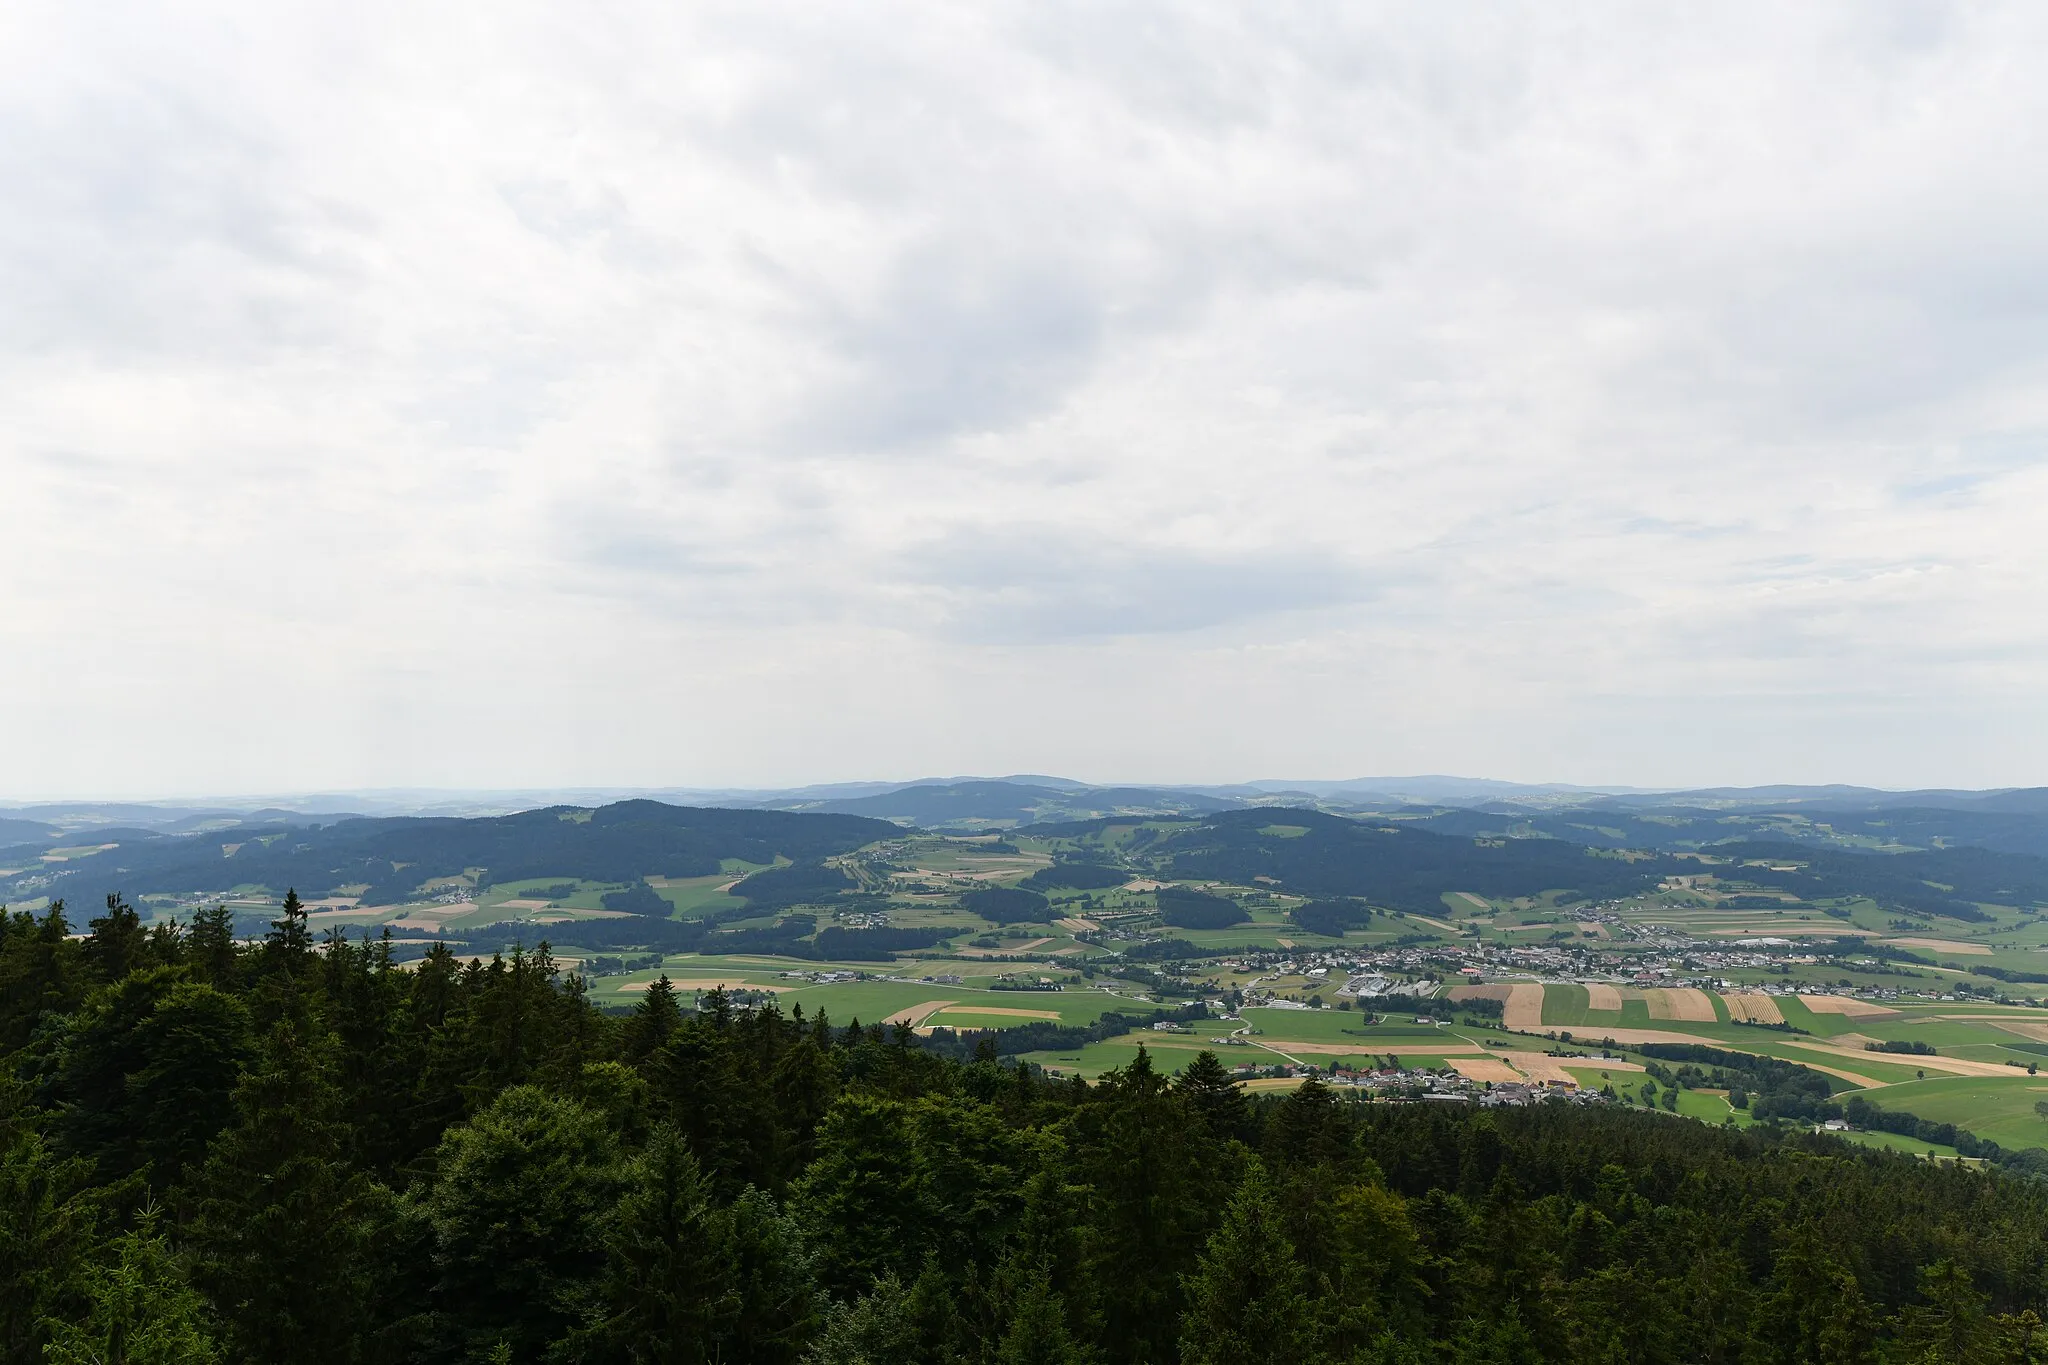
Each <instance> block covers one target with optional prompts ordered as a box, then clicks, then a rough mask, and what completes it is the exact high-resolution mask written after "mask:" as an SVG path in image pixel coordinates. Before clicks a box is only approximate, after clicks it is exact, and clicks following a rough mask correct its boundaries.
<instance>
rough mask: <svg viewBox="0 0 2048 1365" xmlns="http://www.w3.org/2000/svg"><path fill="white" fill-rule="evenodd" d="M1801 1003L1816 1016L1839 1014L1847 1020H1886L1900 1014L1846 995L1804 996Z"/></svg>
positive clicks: (1801, 997) (1887, 1007)
mask: <svg viewBox="0 0 2048 1365" xmlns="http://www.w3.org/2000/svg"><path fill="white" fill-rule="evenodd" d="M1799 1003H1801V1004H1802V1005H1805V1006H1806V1008H1808V1009H1810V1010H1812V1011H1813V1012H1814V1013H1815V1014H1839V1015H1841V1016H1843V1017H1844V1018H1847V1019H1884V1018H1889V1017H1890V1016H1892V1015H1895V1014H1897V1013H1898V1011H1897V1010H1895V1009H1892V1008H1890V1007H1889V1006H1885V1005H1873V1004H1871V1003H1870V1002H1869V1001H1868V1000H1853V999H1851V998H1850V997H1848V996H1846V995H1802V996H1800V997H1799Z"/></svg>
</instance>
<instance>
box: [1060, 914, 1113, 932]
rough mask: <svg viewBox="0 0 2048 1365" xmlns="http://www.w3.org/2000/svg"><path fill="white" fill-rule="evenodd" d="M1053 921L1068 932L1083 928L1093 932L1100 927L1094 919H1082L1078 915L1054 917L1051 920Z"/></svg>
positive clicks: (1082, 929)
mask: <svg viewBox="0 0 2048 1365" xmlns="http://www.w3.org/2000/svg"><path fill="white" fill-rule="evenodd" d="M1053 923H1054V924H1057V925H1058V926H1059V927H1060V928H1062V929H1066V930H1068V931H1070V932H1072V931H1084V930H1085V931H1087V932H1089V933H1093V932H1095V931H1096V930H1098V929H1100V928H1101V927H1102V926H1101V925H1099V924H1097V923H1096V922H1095V921H1094V920H1092V919H1083V918H1082V917H1081V916H1079V915H1069V916H1067V917H1066V918H1065V919H1056V920H1054V921H1053Z"/></svg>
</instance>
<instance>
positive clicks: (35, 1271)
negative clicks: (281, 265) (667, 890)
mask: <svg viewBox="0 0 2048 1365" xmlns="http://www.w3.org/2000/svg"><path fill="white" fill-rule="evenodd" d="M82 927H83V928H85V929H88V930H89V932H88V933H86V934H85V935H84V936H83V937H73V936H71V935H70V931H71V925H70V924H69V923H68V922H67V921H66V919H65V917H64V914H63V911H62V909H61V907H58V908H53V909H52V910H51V911H49V912H47V913H45V914H42V915H39V916H31V915H27V914H20V913H16V914H13V915H0V1057H4V1078H0V1360H4V1361H5V1362H7V1365H13V1363H14V1362H30V1361H56V1362H64V1363H65V1365H80V1363H82V1362H116V1361H121V1362H206V1361H233V1362H245V1361H246V1362H280V1361H290V1362H329V1361H332V1362H358V1361H363V1362H371V1361H425V1362H440V1361H448V1362H457V1361H486V1362H527V1361H534V1362H538V1361H562V1362H585V1361H588V1362H711V1361H720V1362H759V1363H762V1365H772V1363H773V1362H799V1361H806V1362H815V1363H816V1365H851V1363H852V1362H868V1365H897V1363H898V1362H931V1363H932V1365H938V1363H940V1362H946V1363H948V1365H951V1363H954V1362H960V1363H962V1365H965V1363H967V1362H973V1363H974V1365H1040V1363H1045V1365H1050V1363H1052V1362H1102V1363H1103V1365H1122V1363H1124V1362H1132V1363H1144V1365H1152V1363H1155V1362H1157V1363H1160V1365H1164V1363H1165V1362H1173V1361H1180V1362H1186V1365H1226V1363H1227V1365H1239V1363H1242V1365H1251V1362H1264V1363H1271V1365H1290V1363H1292V1362H1329V1365H1339V1363H1343V1362H1389V1363H1393V1362H1400V1363H1402V1365H1407V1363H1409V1362H1413V1363H1415V1365H1421V1363H1422V1362H1444V1363H1445V1365H1451V1363H1454V1362H1455V1363H1457V1365H1464V1363H1465V1362H1472V1363H1474V1365H1477V1363H1478V1362H1486V1363H1487V1365H1494V1363H1496V1362H1498V1363H1500V1365H1509V1363H1516V1365H1519V1362H1534V1361H1567V1360H1569V1361H1594V1362H1653V1361H1655V1362H1663V1361H1672V1362H1678V1361H1688V1362H1690V1361H1699V1362H1745V1363H1748V1362H1756V1363H1758V1365H1761V1363H1763V1362H1794V1361H1815V1362H1831V1363H1832V1362H1916V1363H1917V1362H2002V1361H2011V1362H2020V1361H2043V1360H2048V1331H2044V1329H2043V1327H2042V1324H2041V1320H2040V1319H2039V1317H2037V1316H2036V1314H2037V1312H2038V1311H2039V1310H2040V1309H2041V1307H2042V1304H2043V1301H2044V1299H2048V1185H2044V1184H2042V1183H2040V1182H2038V1181H2035V1180H2032V1179H2028V1178H2025V1177H2019V1176H2010V1175H2005V1174H2000V1173H1996V1172H1987V1171H1979V1170H1972V1169H1966V1168H1961V1167H1958V1166H1955V1165H1945V1166H1933V1165H1929V1164H1925V1163H1920V1162H1915V1161H1912V1160H1909V1159H1907V1158H1903V1157H1898V1156H1892V1155H1888V1154H1881V1153H1875V1152H1870V1151H1867V1150H1862V1149H1856V1148H1851V1147H1849V1146H1846V1145H1844V1144H1841V1143H1839V1142H1836V1141H1834V1140H1832V1139H1826V1138H1820V1137H1813V1136H1808V1135H1804V1134H1798V1133H1793V1132H1785V1133H1773V1132H1769V1131H1766V1130H1761V1129H1759V1130H1751V1131H1749V1132H1744V1133H1737V1132H1735V1131H1732V1130H1723V1129H1714V1128H1709V1127H1706V1126H1704V1125H1700V1124H1696V1123H1692V1122H1689V1121H1684V1120H1679V1119H1675V1118H1669V1117H1665V1116H1662V1115H1657V1114H1654V1113H1648V1112H1641V1111H1636V1110H1632V1109H1630V1110H1623V1109H1621V1108H1618V1107H1614V1108H1608V1107H1590V1108H1588V1107H1581V1106H1574V1105H1565V1104H1561V1103H1559V1104H1540V1105H1535V1106H1531V1107H1528V1108H1523V1109H1498V1110H1492V1109H1486V1110H1472V1109H1467V1108H1465V1107H1464V1106H1455V1105H1439V1104H1430V1103H1420V1102H1417V1103H1387V1102H1382V1103H1374V1104H1362V1103H1356V1102H1352V1101H1350V1100H1347V1099H1345V1098H1342V1097H1341V1096H1340V1095H1339V1093H1338V1092H1337V1091H1334V1090H1332V1089H1331V1088H1329V1087H1326V1086H1324V1085H1322V1084H1321V1083H1319V1082H1316V1081H1310V1082H1308V1083H1305V1084H1303V1085H1302V1086H1301V1087H1300V1088H1298V1089H1296V1090H1294V1091H1293V1092H1291V1093H1288V1094H1285V1095H1281V1096H1268V1097H1261V1098H1259V1099H1257V1100H1253V1099H1251V1098H1248V1097H1247V1096H1246V1095H1244V1094H1243V1093H1241V1091H1240V1090H1239V1088H1238V1087H1237V1086H1236V1085H1234V1084H1233V1083H1232V1081H1231V1079H1230V1077H1229V1075H1228V1073H1227V1072H1226V1071H1225V1070H1224V1069H1223V1067H1222V1066H1221V1065H1219V1064H1218V1063H1217V1062H1216V1060H1215V1058H1214V1057H1212V1056H1209V1055H1207V1054H1204V1055H1203V1056H1202V1058H1201V1059H1200V1060H1199V1061H1197V1062H1196V1063H1195V1064H1193V1065H1192V1066H1190V1067H1189V1068H1188V1069H1186V1070H1185V1071H1184V1072H1183V1073H1182V1074H1181V1075H1179V1076H1178V1077H1172V1078H1169V1077H1168V1076H1166V1075H1165V1074H1163V1072H1162V1071H1160V1070H1159V1069H1157V1068H1156V1067H1155V1066H1154V1065H1153V1064H1152V1063H1151V1062H1150V1061H1149V1060H1148V1059H1147V1058H1145V1056H1144V1055H1143V1054H1142V1053H1141V1054H1140V1055H1139V1059H1138V1060H1137V1061H1136V1062H1134V1063H1133V1064H1132V1065H1131V1066H1129V1067H1127V1068H1125V1069H1124V1070H1122V1071H1120V1072H1113V1073H1111V1074H1109V1075H1107V1076H1105V1077H1104V1078H1103V1079H1102V1080H1101V1081H1099V1082H1098V1083H1095V1084H1087V1083H1084V1082H1081V1081H1078V1080H1064V1081H1063V1080H1052V1079H1048V1078H1047V1077H1046V1076H1044V1075H1043V1074H1042V1073H1040V1072H1038V1071H1036V1070H1034V1069H1032V1068H1029V1067H1020V1066H1017V1065H1015V1064H1013V1063H1011V1062H1008V1061H1006V1060H1003V1059H1002V1058H1001V1057H1000V1056H999V1050H998V1048H997V1047H996V1046H995V1045H994V1042H993V1040H984V1042H985V1043H986V1045H979V1046H977V1045H972V1044H971V1040H970V1045H969V1046H964V1047H963V1046H960V1044H959V1043H958V1042H957V1041H956V1042H954V1043H953V1044H952V1045H951V1046H950V1047H949V1048H944V1049H941V1048H932V1047H926V1046H923V1045H922V1042H921V1040H919V1039H917V1038H916V1037H914V1036H913V1035H911V1034H910V1033H908V1032H906V1031H885V1030H884V1029H882V1028H881V1027H879V1026H874V1025H869V1026H862V1025H861V1024H860V1023H859V1021H856V1020H850V1019H849V1020H845V1021H839V1020H831V1019H827V1018H824V1017H822V1016H819V1017H809V1018H806V1017H804V1016H803V1015H802V1014H801V1013H800V1012H796V1011H792V1012H791V1013H790V1014H788V1015H783V1014H781V1013H779V1012H778V1011H777V1010H776V1009H775V1008H774V1007H773V1006H772V1005H764V1006H762V1007H760V1008H752V1009H740V1008H736V1007H735V1006H734V1005H733V1004H732V1003H731V1002H730V1001H728V1000H727V999H725V998H724V997H723V996H722V995H720V994H719V993H716V992H714V993H712V994H711V995H709V996H707V997H705V998H704V1000H703V1003H702V1008H701V1009H700V1010H698V1011H697V1012H695V1013H689V1012H686V1011H685V1010H684V1009H683V1008H682V1007H681V1003H680V1002H679V1000H678V999H677V997H676V995H675V994H674V993H673V992H672V991H669V990H667V989H665V988H657V989H656V990H654V991H650V992H649V993H648V995H647V997H646V998H645V1000H644V1001H643V1002H642V1003H641V1004H640V1005H639V1007H638V1008H637V1009H636V1011H635V1012H633V1013H632V1014H630V1015H627V1016H612V1015H607V1014H604V1013H602V1012H600V1011H599V1010H597V1009H596V1008H594V1007H593V1006H592V1005H591V1004H590V1003H589V1002H588V1001H587V1000H586V998H585V996H584V990H583V985H582V983H581V981H580V980H578V979H577V978H576V977H574V976H565V975H563V974H562V973H560V972H558V971H557V970H556V967H555V964H554V963H553V962H552V961H551V959H550V957H549V955H548V950H547V948H546V945H544V944H541V945H536V946H535V947H534V948H533V949H532V950H531V951H521V952H514V953H510V954H507V955H502V956H498V957H494V958H492V959H490V960H488V961H483V960H472V961H468V962H464V961H460V960H458V959H456V958H455V957H454V956H452V955H451V954H449V953H448V952H447V951H446V949H445V948H444V947H443V946H441V945H438V944H437V945H435V947H434V948H433V950H432V951H431V952H430V953H429V954H428V956H427V957H425V958H424V959H422V960H419V961H417V962H415V963H411V964H408V965H407V967H406V968H405V969H403V970H401V969H399V967H398V966H397V964H396V963H395V962H394V961H393V955H392V951H391V947H390V945H389V943H375V942H372V943H361V942H350V941H347V940H345V939H341V938H338V937H336V938H330V939H328V940H326V941H324V942H323V941H316V940H315V939H314V937H313V936H312V935H311V934H310V933H309V932H308V930H307V927H306V920H305V917H304V914H303V912H302V911H301V910H299V909H298V908H297V906H296V901H295V899H294V900H293V901H291V902H290V903H288V906H287V909H286V911H285V914H284V917H283V918H282V919H280V920H279V921H278V922H277V923H276V924H275V925H273V926H272V927H271V930H270V932H269V934H268V935H267V936H266V937H264V938H263V939H262V941H261V942H258V943H250V944H238V943H237V942H236V941H235V939H234V936H233V929H232V920H231V917H230V916H228V914H227V913H226V912H225V911H215V912H207V913H202V914H200V915H198V916H196V917H195V918H194V920H193V921H192V922H191V923H190V924H188V925H185V926H183V927H181V928H170V927H165V928H152V929H147V930H145V929H144V928H143V927H142V926H141V924H140V923H139V921H138V920H137V918H136V916H135V915H134V913H133V912H132V911H130V910H128V909H127V908H126V907H125V906H124V905H122V904H121V903H120V902H119V901H118V900H112V901H110V902H109V905H108V907H107V910H106V912H105V913H104V914H102V915H100V916H98V917H96V918H94V919H92V920H91V921H90V923H89V924H88V925H86V926H82Z"/></svg>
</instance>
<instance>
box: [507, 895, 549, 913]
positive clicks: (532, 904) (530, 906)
mask: <svg viewBox="0 0 2048 1365" xmlns="http://www.w3.org/2000/svg"><path fill="white" fill-rule="evenodd" d="M553 904H554V902H553V901H551V900H534V899H531V898H529V897H521V898H519V899H518V900H509V901H499V902H498V908H499V909H500V910H545V909H547V908H548V907H549V906H550V905H553Z"/></svg>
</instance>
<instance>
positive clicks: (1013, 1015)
mask: <svg viewBox="0 0 2048 1365" xmlns="http://www.w3.org/2000/svg"><path fill="white" fill-rule="evenodd" d="M939 1013H940V1014H999V1015H1001V1016H1002V1017H1004V1018H1005V1019H1057V1018H1059V1017H1060V1012H1059V1011H1058V1010H1013V1009H998V1008H996V1007H995V1006H994V1005H955V1006H953V1007H952V1008H950V1009H943V1010H940V1011H939Z"/></svg>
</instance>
